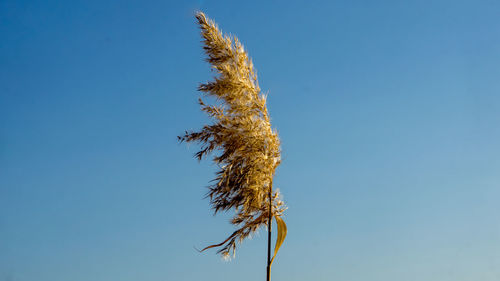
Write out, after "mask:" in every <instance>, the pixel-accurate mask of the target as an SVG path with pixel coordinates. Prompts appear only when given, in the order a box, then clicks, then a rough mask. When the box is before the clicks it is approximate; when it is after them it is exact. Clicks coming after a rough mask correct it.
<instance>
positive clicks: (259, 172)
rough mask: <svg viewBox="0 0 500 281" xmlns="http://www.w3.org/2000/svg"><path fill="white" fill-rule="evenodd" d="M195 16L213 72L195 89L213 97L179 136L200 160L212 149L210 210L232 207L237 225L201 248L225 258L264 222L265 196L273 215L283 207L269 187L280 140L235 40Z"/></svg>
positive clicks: (251, 72) (247, 64) (255, 77)
mask: <svg viewBox="0 0 500 281" xmlns="http://www.w3.org/2000/svg"><path fill="white" fill-rule="evenodd" d="M196 19H197V22H198V24H199V26H200V29H201V35H202V37H203V44H204V46H203V49H204V50H205V53H206V54H207V55H208V58H207V61H208V62H209V63H210V64H211V65H212V68H213V69H214V70H215V71H216V73H217V76H216V77H215V79H214V81H211V82H208V83H204V84H201V85H200V86H199V88H198V90H199V91H201V92H203V93H205V94H206V95H207V96H211V97H214V98H215V100H216V102H215V104H214V105H208V104H205V103H204V102H203V100H202V99H200V100H199V103H200V105H201V109H202V110H203V111H204V112H206V113H207V114H208V115H209V116H210V117H211V118H212V120H213V123H212V124H210V125H205V126H204V127H203V128H202V129H201V130H200V131H196V132H186V133H185V134H184V135H183V136H180V137H179V140H180V141H186V142H197V143H199V144H200V145H201V149H200V151H199V152H198V153H196V157H197V158H198V159H199V160H201V159H203V158H204V157H205V156H207V155H208V154H210V153H213V154H214V156H213V162H214V163H216V164H217V165H218V166H219V168H220V170H219V171H218V172H217V174H216V178H215V179H214V181H213V182H214V183H213V184H212V185H211V186H210V187H209V191H208V195H207V197H209V198H210V204H211V206H212V208H213V210H214V211H215V213H217V212H218V211H228V210H231V209H233V210H234V211H235V215H234V217H233V218H232V220H231V223H232V224H233V225H235V226H237V227H238V229H237V230H236V231H234V232H233V233H232V234H231V235H230V236H229V237H228V238H227V239H226V240H225V241H223V242H222V243H220V244H216V245H212V246H209V247H207V248H205V249H208V248H212V247H221V248H220V249H219V251H218V253H221V254H222V255H223V256H224V257H229V256H230V253H232V254H233V256H234V253H235V249H236V242H240V243H241V242H242V241H243V240H244V239H245V238H247V237H248V236H250V235H251V234H252V233H254V232H255V231H257V230H258V229H259V228H260V227H261V226H266V224H267V222H268V219H269V218H268V217H269V197H270V196H271V200H272V214H273V216H278V217H279V216H281V215H282V213H283V211H284V209H285V207H284V205H283V202H282V201H281V200H280V198H279V197H280V196H279V193H278V191H273V189H272V188H273V187H272V186H273V176H274V172H275V169H276V167H277V166H278V165H279V164H280V155H281V152H280V141H279V138H278V134H277V132H276V131H274V130H273V129H272V128H271V123H270V118H269V114H268V112H267V108H266V96H265V95H263V94H262V93H261V91H260V88H259V85H258V83H257V76H256V74H255V71H254V69H253V65H252V61H251V60H250V59H249V57H248V55H247V53H246V52H245V50H244V49H243V46H242V45H241V43H240V42H239V41H238V39H237V38H235V37H230V36H227V35H223V34H222V33H221V31H220V30H219V29H218V27H217V26H216V25H215V23H214V22H213V21H211V20H209V19H207V18H206V16H205V15H204V14H203V13H201V12H199V13H198V14H197V15H196ZM205 249H204V250H205Z"/></svg>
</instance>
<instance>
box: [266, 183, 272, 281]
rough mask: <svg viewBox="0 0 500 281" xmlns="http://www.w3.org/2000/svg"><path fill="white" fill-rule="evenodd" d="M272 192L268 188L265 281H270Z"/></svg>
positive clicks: (270, 188)
mask: <svg viewBox="0 0 500 281" xmlns="http://www.w3.org/2000/svg"><path fill="white" fill-rule="evenodd" d="M272 190H273V186H272V185H271V186H270V187H269V219H268V226H267V279H266V280H267V281H271V225H272V222H273V221H272V198H271V195H272Z"/></svg>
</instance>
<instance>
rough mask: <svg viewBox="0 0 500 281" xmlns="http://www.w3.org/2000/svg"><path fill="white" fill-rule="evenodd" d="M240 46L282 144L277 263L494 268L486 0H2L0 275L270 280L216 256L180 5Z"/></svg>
mask: <svg viewBox="0 0 500 281" xmlns="http://www.w3.org/2000/svg"><path fill="white" fill-rule="evenodd" d="M198 9H202V10H203V11H205V12H206V13H207V14H208V15H209V16H210V17H211V18H213V19H215V20H216V21H217V22H218V23H219V25H220V26H221V28H222V29H223V30H224V31H226V32H230V33H232V34H236V35H237V36H238V37H239V38H240V39H241V40H242V42H243V43H244V45H245V47H246V49H247V50H248V51H249V53H250V56H251V57H252V58H253V60H254V63H255V66H256V68H257V70H258V74H259V80H260V85H261V88H262V89H263V90H264V91H268V92H269V98H268V106H269V110H270V113H271V116H272V118H273V126H274V127H275V128H277V129H278V130H279V133H280V137H281V139H282V149H283V162H282V165H281V166H280V167H279V168H278V171H277V177H276V179H275V183H276V186H277V187H279V188H280V189H281V191H282V193H283V194H284V199H285V201H286V203H287V205H288V206H289V209H288V211H287V212H286V221H287V224H288V228H289V235H288V237H287V239H286V241H285V244H284V246H283V248H282V250H281V251H280V253H279V254H278V257H277V260H276V261H275V263H274V265H273V280H287V281H299V280H300V281H302V280H342V281H368V280H369V281H392V280H394V281H400V280H405V281H417V280H418V281H421V280H425V281H472V280H473V281H478V280H479V281H496V280H500V142H499V141H500V126H499V124H500V78H499V77H500V18H499V11H500V2H498V1H494V0H488V1H478V0H474V1H472V0H470V1H460V0H458V1H457V0H453V1H451V0H450V1H434V0H432V1H431V0H429V1H356V0H354V1H353V0H345V1H344V0H342V1H314V2H311V1H302V2H295V1H229V0H225V1H209V0H206V1H103V0H100V1H89V0H85V1H12V0H4V1H0V95H1V97H0V280H2V281H35V280H36V281H59V280H60V281H68V280H71V281H90V280H92V281H110V280H119V281H132V280H133V281H136V280H141V281H157V280H158V281H159V280H176V281H182V280H208V281H214V280H218V281H220V280H241V281H247V280H248V281H250V280H252V281H254V280H264V278H265V257H266V235H264V232H261V233H260V235H257V236H255V237H254V238H253V239H252V240H249V241H247V242H245V243H244V244H243V245H242V246H241V247H240V248H239V251H238V252H237V257H236V259H235V260H233V261H231V262H224V261H222V260H221V259H220V257H219V256H217V255H215V251H209V252H207V253H203V254H199V253H198V252H196V251H195V250H194V249H193V246H196V247H203V246H206V245H208V244H209V243H212V242H220V241H221V240H222V239H224V238H225V237H226V235H228V234H229V233H230V232H231V231H232V227H231V226H230V225H229V224H228V218H229V215H230V214H228V215H221V216H216V217H214V216H212V213H211V211H210V209H209V205H208V201H207V200H204V199H203V196H204V194H205V192H206V189H205V186H206V185H207V184H208V181H209V180H210V179H211V178H212V177H213V172H214V170H215V169H214V167H213V166H212V165H211V164H210V163H209V162H202V163H199V164H198V163H197V161H196V160H194V159H193V158H192V155H193V154H194V153H195V152H196V146H195V145H192V146H189V147H187V146H185V145H183V144H178V143H177V140H176V135H179V134H181V133H182V132H183V130H185V129H197V128H200V127H201V126H202V125H203V124H205V123H207V121H208V119H207V118H206V117H205V116H204V115H203V114H202V113H201V112H200V111H199V108H198V105H197V103H196V100H197V97H198V95H199V94H198V93H197V92H196V90H195V89H196V87H197V85H198V83H199V82H204V81H207V80H209V79H211V77H213V73H211V72H210V69H209V65H208V64H207V63H205V62H204V61H203V58H204V56H203V54H202V50H201V44H200V37H199V31H198V30H197V26H196V25H195V22H194V18H193V15H194V11H195V10H198Z"/></svg>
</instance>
